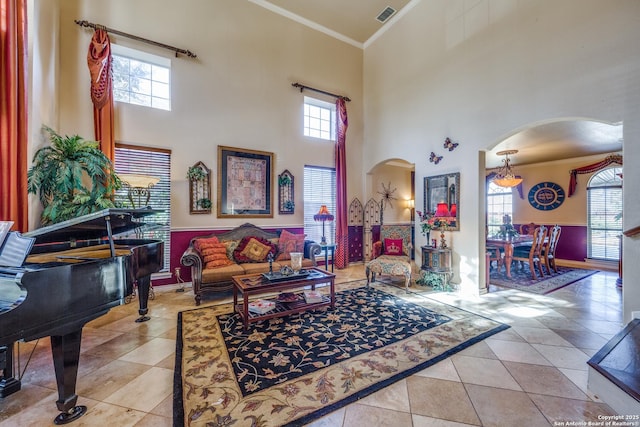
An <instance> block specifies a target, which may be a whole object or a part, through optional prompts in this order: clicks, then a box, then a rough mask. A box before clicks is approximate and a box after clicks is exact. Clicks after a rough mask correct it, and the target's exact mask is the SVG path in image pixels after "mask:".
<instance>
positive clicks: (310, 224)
mask: <svg viewBox="0 0 640 427" xmlns="http://www.w3.org/2000/svg"><path fill="white" fill-rule="evenodd" d="M322 205H327V209H329V212H330V213H332V214H333V215H334V216H335V214H336V170H335V169H334V168H323V167H319V166H305V167H304V233H305V234H306V235H307V239H310V240H313V241H315V242H320V240H321V239H322V223H321V222H318V221H315V220H314V219H313V215H315V214H317V213H318V211H319V210H320V206H322ZM335 231H336V225H335V221H327V222H325V236H326V238H327V243H333V242H334V241H335V234H336V233H335Z"/></svg>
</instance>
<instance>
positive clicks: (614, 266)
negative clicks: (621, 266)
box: [556, 259, 618, 272]
mask: <svg viewBox="0 0 640 427" xmlns="http://www.w3.org/2000/svg"><path fill="white" fill-rule="evenodd" d="M556 264H558V265H560V266H562V267H570V268H584V269H586V270H600V271H614V272H617V271H618V263H617V262H615V261H598V260H592V259H590V260H586V261H575V260H569V259H557V260H556Z"/></svg>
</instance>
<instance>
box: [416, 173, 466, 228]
mask: <svg viewBox="0 0 640 427" xmlns="http://www.w3.org/2000/svg"><path fill="white" fill-rule="evenodd" d="M439 203H446V204H447V210H448V211H449V214H450V216H449V217H448V220H449V230H460V221H459V219H458V218H459V217H460V172H456V173H450V174H447V175H437V176H428V177H425V178H424V211H425V212H428V213H431V214H433V213H435V212H436V209H437V206H438V204H439Z"/></svg>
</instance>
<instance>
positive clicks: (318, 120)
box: [304, 96, 336, 141]
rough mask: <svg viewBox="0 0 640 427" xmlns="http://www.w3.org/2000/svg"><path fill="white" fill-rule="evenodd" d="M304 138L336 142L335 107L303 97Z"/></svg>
mask: <svg viewBox="0 0 640 427" xmlns="http://www.w3.org/2000/svg"><path fill="white" fill-rule="evenodd" d="M304 136H310V137H313V138H320V139H326V140H329V141H335V140H336V106H335V104H331V103H329V102H325V101H320V100H319V99H314V98H309V97H308V96H305V97H304Z"/></svg>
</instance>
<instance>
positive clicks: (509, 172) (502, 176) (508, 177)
mask: <svg viewBox="0 0 640 427" xmlns="http://www.w3.org/2000/svg"><path fill="white" fill-rule="evenodd" d="M517 152H518V150H504V151H498V152H497V153H496V154H497V155H498V156H502V155H504V159H503V160H502V162H503V163H504V164H503V165H502V167H501V168H500V169H498V174H497V175H496V177H495V178H493V182H494V183H495V184H496V185H499V186H500V187H515V186H516V185H518V184H520V183H521V182H522V178H520V177H516V175H515V173H514V172H513V169H511V160H510V159H509V155H510V154H516V153H517Z"/></svg>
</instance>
